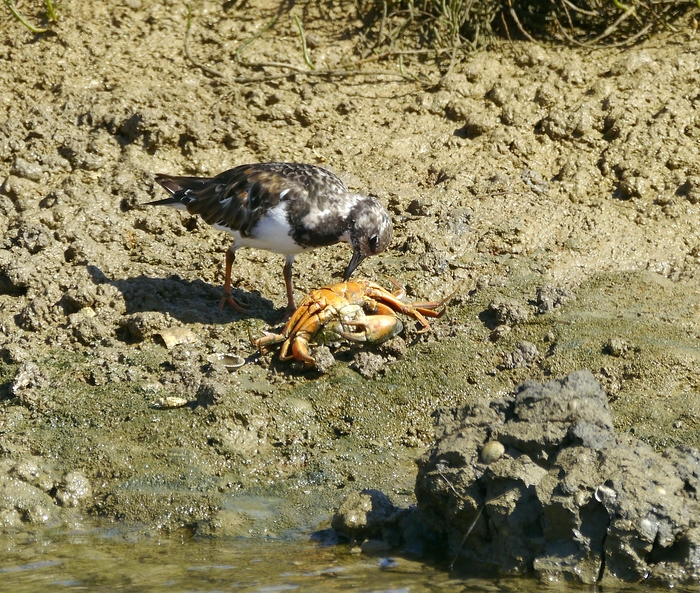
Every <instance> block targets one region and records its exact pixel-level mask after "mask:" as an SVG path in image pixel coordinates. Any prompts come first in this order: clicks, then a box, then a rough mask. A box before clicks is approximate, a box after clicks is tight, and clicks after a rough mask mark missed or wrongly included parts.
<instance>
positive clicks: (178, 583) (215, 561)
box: [0, 532, 537, 593]
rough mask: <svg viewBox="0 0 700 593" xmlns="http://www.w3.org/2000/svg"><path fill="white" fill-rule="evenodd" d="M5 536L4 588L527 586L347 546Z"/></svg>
mask: <svg viewBox="0 0 700 593" xmlns="http://www.w3.org/2000/svg"><path fill="white" fill-rule="evenodd" d="M22 539H23V540H24V541H21V542H19V541H16V539H15V540H14V541H11V540H9V539H8V540H6V541H5V542H4V549H2V551H0V591H13V592H14V593H23V592H27V591H32V592H34V591H38V590H40V589H42V588H50V589H52V590H81V591H91V590H100V591H105V590H107V591H110V590H120V591H135V592H136V591H149V592H158V591H168V592H174V591H178V592H179V591H257V592H265V593H271V592H278V591H293V590H299V591H311V592H314V591H323V592H333V591H347V590H356V591H366V592H370V591H371V592H376V593H378V592H387V593H389V592H391V593H399V592H406V593H409V592H410V593H420V592H423V591H446V592H457V591H459V592H463V591H484V590H521V591H522V590H524V589H523V585H524V584H525V583H528V584H529V585H531V587H526V588H525V590H527V589H528V588H531V589H532V590H535V588H536V586H537V584H536V582H535V581H531V580H527V581H523V580H519V586H518V587H516V586H515V585H514V584H513V585H511V586H508V585H505V586H499V585H498V584H496V583H495V582H493V581H481V580H476V579H469V580H466V579H456V578H452V577H451V576H450V575H449V574H448V573H446V572H444V571H441V570H438V569H437V568H435V567H431V566H429V565H426V564H424V563H421V562H416V561H412V560H407V559H404V558H396V557H368V556H365V555H362V554H355V553H352V552H351V550H350V547H349V546H340V545H338V546H324V545H320V544H319V543H318V542H315V541H312V540H311V538H309V537H299V538H294V539H292V540H286V541H281V540H262V539H236V540H227V541H221V540H217V541H214V540H206V539H193V538H191V537H178V536H168V537H161V536H155V537H154V536H151V537H146V536H142V535H141V536H137V537H133V538H130V537H124V536H123V534H120V535H118V536H114V535H113V534H108V533H104V532H102V533H99V532H93V533H88V534H85V533H80V534H76V533H73V534H70V533H68V534H66V533H61V534H56V535H54V536H49V537H45V536H42V538H41V539H40V538H36V537H31V536H30V537H25V536H22Z"/></svg>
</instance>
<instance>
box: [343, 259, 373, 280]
mask: <svg viewBox="0 0 700 593" xmlns="http://www.w3.org/2000/svg"><path fill="white" fill-rule="evenodd" d="M366 257H367V256H366V255H362V253H360V252H359V251H355V252H354V253H353V254H352V257H351V258H350V263H349V264H348V267H347V268H346V269H345V274H343V282H347V281H348V278H350V276H352V273H353V272H354V271H355V269H356V268H357V266H359V265H360V264H361V263H362V260H364V259H365V258H366Z"/></svg>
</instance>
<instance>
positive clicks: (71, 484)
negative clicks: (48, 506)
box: [56, 471, 92, 507]
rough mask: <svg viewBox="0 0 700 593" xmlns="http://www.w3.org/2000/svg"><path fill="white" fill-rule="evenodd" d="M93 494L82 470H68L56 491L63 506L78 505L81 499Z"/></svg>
mask: <svg viewBox="0 0 700 593" xmlns="http://www.w3.org/2000/svg"><path fill="white" fill-rule="evenodd" d="M90 496H92V487H91V486H90V480H88V479H87V478H86V477H85V476H84V475H83V474H81V473H80V472H76V471H73V472H68V473H67V474H66V475H65V477H64V478H63V480H62V481H61V484H60V485H59V487H58V489H57V491H56V500H57V501H58V504H60V505H61V506H62V507H77V506H78V505H79V504H80V503H81V501H83V500H84V499H87V498H90Z"/></svg>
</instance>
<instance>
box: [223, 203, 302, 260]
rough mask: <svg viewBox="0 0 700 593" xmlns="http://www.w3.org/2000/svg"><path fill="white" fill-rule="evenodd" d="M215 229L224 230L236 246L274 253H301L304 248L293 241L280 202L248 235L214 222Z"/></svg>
mask: <svg viewBox="0 0 700 593" xmlns="http://www.w3.org/2000/svg"><path fill="white" fill-rule="evenodd" d="M214 228H215V229H218V230H220V231H226V232H227V233H230V234H231V235H233V237H234V238H235V239H236V242H235V246H236V247H253V248H256V249H265V250H267V251H272V252H274V253H282V254H284V255H293V254H296V253H302V252H303V251H305V249H304V248H303V247H302V246H301V245H298V244H297V243H295V242H294V240H293V239H292V237H291V235H290V234H289V231H290V230H291V229H290V227H289V223H288V222H287V206H286V204H284V203H282V204H279V205H277V206H275V207H274V208H272V209H271V210H268V211H267V212H266V214H265V216H264V217H263V218H261V219H260V221H258V224H257V225H256V226H255V228H253V232H252V233H251V236H249V237H242V236H241V234H240V233H239V232H238V231H234V230H231V229H230V228H228V227H225V226H223V225H219V224H215V225H214Z"/></svg>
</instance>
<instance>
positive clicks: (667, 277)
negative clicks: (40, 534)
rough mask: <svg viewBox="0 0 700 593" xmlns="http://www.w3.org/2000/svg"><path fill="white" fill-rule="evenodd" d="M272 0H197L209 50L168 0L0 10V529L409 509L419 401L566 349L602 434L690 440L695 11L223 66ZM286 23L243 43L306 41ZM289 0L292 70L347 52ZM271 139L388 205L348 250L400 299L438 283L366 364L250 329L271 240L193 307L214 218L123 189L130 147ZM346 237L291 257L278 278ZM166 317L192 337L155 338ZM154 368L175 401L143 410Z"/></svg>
mask: <svg viewBox="0 0 700 593" xmlns="http://www.w3.org/2000/svg"><path fill="white" fill-rule="evenodd" d="M272 8H273V7H272V6H270V5H269V4H267V3H265V2H261V3H259V4H256V5H254V6H251V7H250V8H249V9H248V10H246V11H243V12H237V11H236V9H235V8H234V7H227V8H226V9H225V10H221V7H220V5H219V4H217V3H213V2H203V3H201V4H200V8H199V12H198V13H196V14H195V15H194V16H195V20H194V24H193V28H192V31H191V38H190V48H191V50H192V52H193V53H194V54H195V55H196V56H197V57H198V59H200V60H203V61H206V63H207V64H209V65H211V67H215V68H216V69H217V70H222V71H224V72H225V73H226V75H227V77H228V78H224V79H221V78H216V77H211V76H210V75H208V74H207V73H206V72H204V71H202V70H201V69H199V68H195V67H193V66H192V64H191V63H190V62H189V61H188V60H187V58H186V57H185V55H184V52H183V41H184V34H185V23H186V7H185V6H184V5H180V4H176V3H165V4H163V3H157V2H147V1H143V2H127V3H125V4H124V5H123V6H117V7H114V6H112V5H111V4H110V3H104V2H90V3H88V2H71V3H69V4H67V5H66V6H65V7H63V10H62V13H61V16H60V20H59V23H58V25H57V26H56V28H55V30H54V32H53V33H52V34H50V35H45V36H34V35H32V34H31V33H29V32H28V31H26V30H24V29H23V28H21V27H20V26H19V25H17V23H16V22H14V21H5V22H3V24H2V27H3V28H2V32H3V35H2V39H0V62H1V63H2V64H3V66H4V67H3V68H0V81H1V82H2V84H1V85H0V248H1V250H0V354H1V356H0V451H2V458H1V459H0V487H1V488H2V489H3V493H4V495H3V499H2V500H3V503H2V505H3V506H2V508H0V526H1V527H2V529H3V530H4V531H5V532H6V533H8V534H11V533H17V532H22V531H23V530H26V529H39V528H41V527H42V526H51V525H55V524H57V523H58V524H60V523H61V522H70V521H73V520H74V519H75V517H76V516H77V515H80V514H82V515H84V516H92V517H96V518H98V519H99V520H101V521H106V522H108V523H109V522H114V521H116V522H120V521H123V522H129V523H138V524H140V525H143V526H144V527H143V528H144V529H145V530H146V531H149V530H152V531H158V530H163V529H164V530H177V529H181V528H186V529H188V530H190V531H192V532H194V533H197V534H206V535H211V536H217V535H220V536H230V535H250V534H267V535H277V534H283V533H286V532H288V531H289V530H294V529H297V528H299V527H301V526H317V525H319V526H323V525H325V524H327V522H328V521H329V518H330V516H331V514H332V512H333V509H334V508H336V507H337V505H338V504H339V503H340V501H341V500H342V499H343V497H344V496H345V495H346V494H347V493H348V492H349V491H355V490H362V489H365V488H381V489H382V490H383V491H384V492H385V493H386V494H388V495H389V496H390V497H391V498H392V500H393V502H394V503H395V504H397V505H400V506H406V505H408V504H410V503H412V502H413V501H414V494H413V488H414V482H415V474H416V469H415V463H414V460H415V459H416V458H417V457H419V456H420V455H421V454H423V453H424V452H425V451H426V450H427V448H428V447H429V446H430V445H431V443H432V442H433V438H434V434H433V418H432V417H431V415H432V413H433V411H434V410H436V409H437V408H441V407H450V406H458V405H464V404H473V403H475V402H477V401H483V400H493V399H497V398H499V397H504V396H507V395H510V394H511V393H512V392H513V389H514V388H515V386H516V385H518V384H520V383H521V382H522V381H524V380H525V379H529V378H533V379H536V380H547V379H548V378H552V377H561V376H564V375H567V374H569V373H571V372H573V371H576V370H581V369H588V370H590V371H591V372H592V373H593V374H594V376H595V377H596V379H597V380H598V381H599V382H600V383H601V385H602V386H603V388H604V389H605V391H606V394H607V397H608V400H609V402H610V405H611V410H612V416H613V420H614V423H615V427H616V429H617V430H618V431H620V432H621V433H626V434H629V435H633V436H635V437H636V438H639V439H642V440H643V441H645V442H646V443H648V444H650V445H651V446H652V447H654V448H656V449H658V450H660V449H663V448H665V447H668V446H671V445H675V444H681V443H686V444H689V445H692V446H694V447H698V446H700V437H699V436H698V435H699V434H700V431H698V430H697V429H698V421H699V418H700V379H699V375H698V373H697V368H698V362H699V361H698V359H699V358H700V351H699V350H698V339H699V338H700V309H699V306H698V294H699V291H700V256H699V254H700V155H699V154H698V150H697V142H698V138H700V116H699V115H698V113H699V111H698V108H699V102H700V98H699V97H698V94H697V88H698V84H699V83H700V78H699V76H700V75H699V74H698V72H700V58H699V56H700V51H698V50H699V49H700V47H699V44H700V39H698V38H697V37H691V36H689V35H687V34H685V33H683V32H678V33H676V34H673V35H668V36H665V37H662V38H655V39H653V40H651V41H649V42H646V43H645V44H642V45H639V46H635V47H633V48H628V49H625V50H624V51H619V50H609V51H603V50H601V51H596V52H589V51H583V50H580V49H578V50H577V49H571V48H565V47H562V46H551V47H545V46H537V45H534V44H531V43H513V44H506V43H504V44H503V45H502V46H501V47H498V48H496V49H493V50H490V51H482V52H477V53H475V54H473V55H472V56H470V57H469V58H468V59H465V60H464V61H462V62H460V63H458V64H456V65H454V67H453V69H452V71H451V72H450V74H449V75H447V76H443V75H444V72H441V71H440V70H439V69H438V68H436V67H435V66H434V64H431V63H428V62H425V63H423V62H421V61H420V60H418V59H408V60H406V61H405V62H404V65H403V67H404V68H406V69H408V71H410V72H411V73H413V74H415V75H416V77H417V80H418V81H429V82H425V83H423V82H416V80H415V79H414V80H413V81H412V82H407V81H406V80H403V79H401V78H399V77H396V76H395V75H394V76H391V75H386V76H380V77H377V76H374V75H370V74H368V75H367V76H365V77H353V78H352V79H339V80H325V79H322V78H313V77H305V76H303V75H299V76H297V77H290V78H283V79H277V78H274V79H270V80H267V81H265V82H261V83H246V84H243V83H232V82H230V80H232V79H233V78H235V76H241V75H243V74H246V73H248V74H251V73H250V72H248V71H247V70H246V69H245V68H244V67H243V66H242V65H241V64H237V63H236V62H235V60H234V59H233V56H235V53H236V51H237V49H238V48H239V47H240V45H241V44H242V43H243V42H245V40H247V39H249V38H250V37H251V36H253V35H254V34H255V33H256V32H257V31H259V30H260V29H261V28H262V27H263V25H264V24H265V23H266V22H267V20H269V19H268V15H269V14H270V11H271V10H272ZM293 26H294V25H293V21H291V20H290V22H288V23H287V22H286V21H285V22H280V24H279V25H278V27H277V28H276V30H275V31H274V32H272V33H271V34H270V35H269V36H268V35H263V36H261V37H260V38H259V39H257V40H256V41H255V43H254V44H251V45H249V46H247V49H246V51H247V52H249V55H250V56H252V57H251V60H252V59H253V58H255V59H256V60H260V61H264V60H275V61H277V60H282V59H289V60H291V61H292V63H293V64H295V65H297V66H299V67H303V57H302V54H301V53H300V52H299V51H298V48H297V46H296V44H297V41H298V39H297V37H296V35H295V34H294V28H293ZM306 27H307V29H308V31H309V33H311V34H313V35H315V36H316V41H317V42H316V46H315V48H314V49H313V50H312V51H313V58H314V60H315V62H316V64H317V65H318V66H319V67H321V66H326V67H332V66H333V65H334V64H337V63H339V62H340V61H341V60H342V59H343V58H344V57H345V56H348V55H352V52H353V41H352V40H351V39H349V38H347V37H343V36H342V35H340V34H339V31H337V30H336V29H334V27H333V26H332V23H329V22H327V21H324V20H322V19H318V20H316V21H309V22H308V23H307V24H306ZM386 66H387V68H388V69H391V68H394V69H396V65H393V64H387V65H386ZM260 72H262V73H263V74H272V73H275V72H277V71H276V70H271V69H269V68H268V69H265V68H263V69H257V70H255V72H253V73H254V74H256V75H257V74H258V73H260ZM271 160H287V161H296V162H310V163H315V164H319V165H322V166H324V167H327V168H330V169H332V170H333V171H335V172H336V173H337V174H339V175H340V176H341V178H343V180H344V181H345V182H346V183H347V185H348V186H349V187H350V188H351V189H353V190H356V191H361V192H365V193H368V194H370V195H373V196H376V197H377V198H378V199H379V200H380V201H382V202H383V203H384V204H385V205H386V206H387V207H388V208H389V210H390V212H391V214H392V217H393V219H394V225H395V230H396V233H395V234H396V236H395V239H394V242H393V244H392V246H391V248H390V249H389V250H388V251H387V252H386V253H384V254H382V255H381V256H378V257H375V258H371V259H368V260H367V261H365V262H364V263H363V264H362V266H361V268H360V269H359V270H358V272H357V273H356V275H357V276H358V277H363V278H369V279H371V280H374V281H376V282H379V283H380V284H384V285H386V284H387V281H386V277H387V276H389V277H392V278H396V279H397V280H398V281H400V282H401V283H403V284H404V285H405V286H406V289H407V292H408V295H409V297H410V298H412V299H414V300H440V299H441V298H443V297H445V296H447V295H449V294H450V293H452V292H456V296H455V298H454V299H453V300H452V302H451V303H450V305H449V310H448V313H447V315H446V316H445V317H443V318H441V319H440V320H437V321H436V322H435V323H434V324H433V331H432V332H431V333H429V334H421V335H419V334H417V333H416V332H415V328H413V327H412V326H411V324H407V325H408V328H407V331H406V333H405V334H404V336H403V339H404V342H405V347H404V348H400V349H399V351H397V352H394V353H391V352H387V351H385V352H383V353H379V355H378V356H379V358H378V359H375V360H373V361H372V365H373V366H372V367H371V369H370V370H369V371H367V372H365V373H362V372H361V371H362V370H363V369H365V370H366V369H367V365H368V364H370V363H369V362H368V360H369V359H368V358H367V352H364V353H363V352H360V353H358V351H356V350H353V349H345V350H342V351H340V352H338V353H336V359H337V360H336V363H335V364H333V365H332V366H331V367H330V368H329V369H328V370H327V372H325V373H318V372H311V373H304V372H301V371H299V370H298V369H295V368H294V367H292V366H289V365H287V364H283V363H280V362H279V361H277V360H276V358H275V357H274V355H268V356H265V357H260V356H258V355H256V354H255V353H254V352H253V349H252V348H251V346H250V343H249V339H248V330H249V328H250V330H251V331H252V332H253V333H254V334H256V335H262V332H263V331H265V330H268V329H269V328H271V327H276V326H279V323H280V321H281V318H282V308H283V307H284V305H285V297H284V285H283V283H282V273H281V272H282V264H283V262H282V258H281V257H279V256H276V255H274V254H269V253H266V252H258V251H252V250H241V251H240V252H239V255H238V258H237V261H236V266H235V268H234V285H235V286H236V293H235V296H236V298H239V297H240V298H241V300H243V301H245V302H246V303H248V304H249V305H250V307H251V310H252V314H251V315H250V316H247V317H243V316H241V315H238V314H236V313H235V312H233V311H231V310H224V311H223V312H222V313H220V312H219V311H218V308H217V305H218V301H219V299H220V296H221V284H222V282H223V258H224V253H225V251H226V249H227V248H228V246H229V241H230V239H229V238H228V237H227V236H225V235H224V234H223V233H219V232H217V231H215V230H213V229H210V228H209V227H207V226H206V225H205V224H203V223H202V222H201V221H199V220H197V219H193V218H190V217H188V216H186V215H182V214H180V213H178V212H175V211H172V212H171V211H169V210H167V211H164V209H153V208H150V207H145V206H143V205H142V204H144V203H145V202H147V201H150V200H153V199H156V198H160V197H163V196H162V191H161V190H160V189H159V188H158V187H157V185H156V184H155V183H154V181H153V175H154V173H158V172H165V173H171V174H192V175H195V174H196V175H212V174H216V173H218V172H220V171H223V170H225V169H227V168H230V167H232V166H235V165H237V164H242V163H246V162H259V161H271ZM348 258H349V250H348V249H347V247H345V246H336V247H330V248H324V249H321V250H318V251H316V252H313V253H310V254H304V255H302V256H300V257H299V258H297V263H296V264H295V272H296V289H297V300H299V299H300V298H301V296H302V295H303V294H305V293H306V292H307V291H308V290H310V289H312V288H316V287H319V286H323V285H326V284H329V283H330V282H335V281H338V278H339V275H340V274H341V273H342V270H343V268H344V265H345V263H346V262H347V259H348ZM173 328H184V329H186V330H187V335H188V336H189V338H188V340H186V341H185V342H183V343H181V344H177V345H175V346H171V347H170V348H169V347H168V346H166V345H165V344H164V342H163V339H162V332H163V331H164V330H167V329H173ZM369 354H372V355H376V354H377V353H376V352H374V351H369ZM221 355H231V356H240V357H243V358H245V359H246V361H247V362H246V364H245V365H244V366H242V367H240V368H235V369H230V368H227V367H226V366H224V365H223V364H221V363H220V359H219V357H220V356H221ZM363 356H364V359H363V358H362V357H363ZM363 360H364V362H363ZM169 396H171V397H182V398H184V399H186V400H187V401H188V402H190V403H189V404H188V405H186V406H184V407H181V408H177V409H167V410H164V409H156V408H154V407H153V404H154V402H156V401H157V400H159V399H161V398H163V397H169ZM76 513H77V515H76ZM324 521H325V522H326V523H324Z"/></svg>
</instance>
